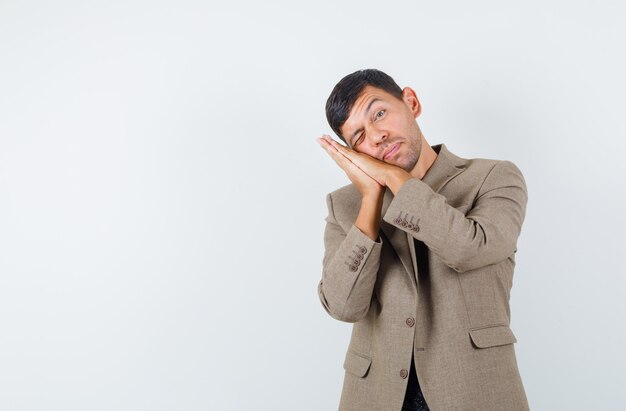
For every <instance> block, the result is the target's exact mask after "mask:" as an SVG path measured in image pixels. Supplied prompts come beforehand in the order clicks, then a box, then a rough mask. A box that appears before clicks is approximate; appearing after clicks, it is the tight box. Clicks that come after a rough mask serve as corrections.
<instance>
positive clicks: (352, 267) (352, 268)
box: [350, 265, 359, 271]
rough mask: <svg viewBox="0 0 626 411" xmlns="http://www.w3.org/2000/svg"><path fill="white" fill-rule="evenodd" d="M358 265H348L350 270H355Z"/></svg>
mask: <svg viewBox="0 0 626 411" xmlns="http://www.w3.org/2000/svg"><path fill="white" fill-rule="evenodd" d="M358 268H359V267H357V266H356V265H351V266H350V271H356V270H357V269H358Z"/></svg>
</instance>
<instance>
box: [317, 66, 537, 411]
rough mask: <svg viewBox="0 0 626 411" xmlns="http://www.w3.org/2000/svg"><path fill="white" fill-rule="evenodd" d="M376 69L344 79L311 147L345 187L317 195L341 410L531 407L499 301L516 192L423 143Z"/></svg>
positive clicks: (406, 92)
mask: <svg viewBox="0 0 626 411" xmlns="http://www.w3.org/2000/svg"><path fill="white" fill-rule="evenodd" d="M421 111H422V107H421V104H420V102H419V101H418V99H417V96H416V95H415V92H414V91H413V90H412V89H411V88H409V87H405V88H404V89H401V88H400V87H399V86H398V85H397V84H396V83H395V82H394V81H393V79H392V78H391V77H389V76H388V75H387V74H385V73H383V72H380V71H378V70H360V71H357V72H355V73H352V74H350V75H348V76H346V77H344V78H343V79H342V80H341V81H340V82H339V83H338V84H337V85H336V86H335V88H334V89H333V91H332V93H331V95H330V97H329V98H328V101H327V103H326V116H327V118H328V122H329V123H330V126H331V128H332V129H333V130H334V131H335V133H337V135H338V136H339V138H341V140H342V141H343V142H344V143H345V144H346V145H343V144H340V143H339V142H337V141H334V140H333V139H331V138H330V136H328V135H324V136H322V137H321V138H318V140H317V141H318V143H319V144H320V145H321V146H322V147H323V148H324V149H325V150H326V152H327V153H328V154H329V155H330V156H331V157H332V159H333V160H334V161H335V162H336V163H337V165H339V167H341V168H342V169H343V171H345V173H346V174H347V175H348V178H349V179H350V181H351V182H352V184H349V185H347V186H344V187H342V188H339V189H337V190H335V191H333V192H331V193H330V194H328V195H327V197H326V202H327V206H328V216H327V217H326V228H325V231H324V246H325V252H324V259H323V269H322V279H321V281H320V282H319V285H318V293H319V298H320V300H321V302H322V305H323V306H324V308H325V310H326V311H327V312H328V313H329V314H330V316H331V317H333V318H335V319H338V320H341V321H346V322H350V323H354V324H353V328H352V335H351V339H350V344H349V347H348V350H347V353H346V357H345V362H344V364H343V366H344V369H345V371H346V372H345V376H344V383H343V390H342V394H341V400H340V404H339V409H340V410H341V411H348V410H355V411H357V410H358V411H368V410H371V411H381V410H390V411H391V410H393V411H400V410H428V409H431V410H435V411H439V410H467V411H491V410H493V411H504V410H528V402H527V399H526V394H525V391H524V387H523V385H522V381H521V378H520V374H519V370H518V367H517V360H516V356H515V350H514V343H515V342H517V340H516V337H515V336H514V334H513V332H512V331H511V329H510V327H509V324H510V309H509V297H510V291H511V287H512V281H513V269H514V266H515V252H516V251H517V248H516V243H517V238H518V237H519V235H520V232H521V227H522V223H523V221H524V217H525V213H526V203H527V190H526V183H525V180H524V177H523V175H522V173H521V172H520V170H519V169H518V168H517V167H516V166H515V165H514V164H513V163H512V162H510V161H501V160H491V159H482V158H478V159H464V158H461V157H459V156H457V155H455V154H453V153H452V152H450V151H449V150H448V148H447V147H446V146H445V144H438V145H434V146H430V145H429V144H428V142H427V141H426V139H425V138H424V136H423V135H422V132H421V131H420V128H419V126H418V124H417V122H416V119H417V117H418V116H419V115H420V113H421Z"/></svg>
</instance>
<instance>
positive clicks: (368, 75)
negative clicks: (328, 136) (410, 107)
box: [326, 69, 402, 144]
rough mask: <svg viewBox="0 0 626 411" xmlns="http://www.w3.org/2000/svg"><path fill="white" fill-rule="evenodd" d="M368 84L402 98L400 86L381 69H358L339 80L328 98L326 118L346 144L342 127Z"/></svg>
mask: <svg viewBox="0 0 626 411" xmlns="http://www.w3.org/2000/svg"><path fill="white" fill-rule="evenodd" d="M366 86H373V87H376V88H379V89H381V90H384V91H386V92H387V93H389V94H391V95H392V96H394V97H396V98H397V99H399V100H402V89H401V88H400V86H399V85H398V84H397V83H396V82H395V81H394V80H393V79H392V78H391V77H390V76H389V75H388V74H385V73H383V72H382V71H380V70H376V69H365V70H358V71H355V72H354V73H352V74H348V75H347V76H345V77H344V78H342V79H341V80H339V83H337V84H336V85H335V88H333V91H332V92H331V93H330V96H328V100H326V119H327V120H328V124H330V127H331V128H332V129H333V131H334V132H335V133H336V134H337V136H339V138H340V139H341V140H343V142H344V143H346V144H347V142H346V139H345V138H344V137H343V136H342V135H341V127H342V126H343V125H344V123H345V122H346V120H347V119H348V115H349V114H350V110H351V109H352V106H353V105H354V102H355V101H356V99H357V98H358V97H359V95H360V94H361V92H362V91H363V89H364V88H365V87H366Z"/></svg>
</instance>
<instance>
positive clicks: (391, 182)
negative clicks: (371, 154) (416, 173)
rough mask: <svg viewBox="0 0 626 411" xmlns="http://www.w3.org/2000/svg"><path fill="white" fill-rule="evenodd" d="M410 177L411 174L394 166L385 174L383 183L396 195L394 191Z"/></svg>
mask: <svg viewBox="0 0 626 411" xmlns="http://www.w3.org/2000/svg"><path fill="white" fill-rule="evenodd" d="M411 178H412V176H411V174H409V173H407V172H406V171H404V170H403V169H401V168H399V167H394V169H393V170H391V171H390V172H389V174H388V175H387V179H386V181H385V183H386V185H387V187H389V189H390V190H391V192H392V193H393V194H394V195H396V193H397V192H398V191H399V190H400V187H402V185H403V184H404V183H405V182H406V181H407V180H409V179H411Z"/></svg>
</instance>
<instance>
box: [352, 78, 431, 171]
mask: <svg viewBox="0 0 626 411" xmlns="http://www.w3.org/2000/svg"><path fill="white" fill-rule="evenodd" d="M402 95H403V98H402V100H399V99H397V98H396V97H394V96H393V95H391V94H389V93H387V92H386V91H384V90H381V89H379V88H375V87H372V86H366V87H365V88H364V89H363V91H362V92H361V94H360V95H359V97H358V98H357V100H356V101H355V102H354V105H353V106H352V109H351V110H350V114H349V115H348V119H347V120H346V122H345V123H344V124H343V126H342V127H341V132H342V133H341V134H342V136H343V137H344V138H345V140H346V142H347V143H348V146H349V147H350V148H352V149H353V150H355V151H358V152H360V153H365V154H368V155H370V156H372V157H374V158H377V159H379V160H381V161H384V162H386V163H389V164H393V165H396V166H398V167H401V168H402V169H404V170H406V171H407V172H411V170H413V168H414V167H415V165H416V164H417V160H418V159H419V156H420V153H421V151H422V133H421V131H420V129H419V127H418V125H417V122H416V121H415V119H416V118H417V117H418V116H419V115H420V113H421V110H422V106H421V105H420V103H419V101H418V100H417V96H416V95H415V92H414V91H413V90H412V89H410V88H409V87H405V88H404V90H403V91H402Z"/></svg>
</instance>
